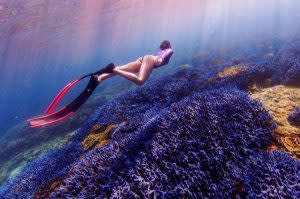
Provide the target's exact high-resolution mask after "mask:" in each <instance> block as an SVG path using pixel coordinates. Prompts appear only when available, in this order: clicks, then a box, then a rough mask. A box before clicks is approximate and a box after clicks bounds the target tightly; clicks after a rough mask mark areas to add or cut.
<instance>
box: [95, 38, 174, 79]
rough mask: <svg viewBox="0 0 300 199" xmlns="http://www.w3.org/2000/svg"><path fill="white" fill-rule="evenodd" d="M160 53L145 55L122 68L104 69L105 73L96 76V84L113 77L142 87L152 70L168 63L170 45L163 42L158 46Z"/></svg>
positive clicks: (170, 51) (111, 67)
mask: <svg viewBox="0 0 300 199" xmlns="http://www.w3.org/2000/svg"><path fill="white" fill-rule="evenodd" d="M159 48H160V51H159V52H158V53H157V54H156V55H145V56H143V57H140V58H138V59H137V60H135V61H133V62H130V63H128V64H125V65H122V66H114V65H110V66H108V67H106V72H107V73H104V74H101V75H99V76H98V82H102V81H104V80H105V79H107V78H110V77H112V76H115V75H119V76H121V77H124V78H126V79H128V80H130V81H132V82H134V83H135V84H137V85H143V84H144V82H145V81H146V80H147V79H148V78H149V76H150V74H151V72H152V70H153V69H154V68H158V67H160V66H163V65H166V64H167V63H169V60H170V58H171V56H172V54H173V50H172V48H171V44H170V42H169V41H168V40H164V41H163V42H162V43H161V44H160V46H159Z"/></svg>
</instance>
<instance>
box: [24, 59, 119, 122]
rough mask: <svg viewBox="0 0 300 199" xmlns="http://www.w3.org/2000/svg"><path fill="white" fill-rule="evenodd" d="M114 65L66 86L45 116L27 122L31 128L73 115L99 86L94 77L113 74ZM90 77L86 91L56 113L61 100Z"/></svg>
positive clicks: (109, 65) (48, 108)
mask: <svg viewBox="0 0 300 199" xmlns="http://www.w3.org/2000/svg"><path fill="white" fill-rule="evenodd" d="M114 67H115V66H114V64H113V63H110V64H108V65H107V66H106V67H104V68H102V69H101V70H99V71H96V72H94V73H90V74H87V75H84V76H82V77H80V78H79V79H76V80H74V81H73V82H71V83H69V84H68V85H66V86H65V87H64V88H63V89H62V90H61V91H60V92H59V93H58V94H57V95H56V97H55V98H54V99H53V100H52V102H51V103H50V105H49V106H48V107H47V109H46V110H45V114H46V115H43V116H38V117H35V118H32V119H28V120H27V121H28V122H29V123H30V125H31V128H37V127H41V126H47V125H50V124H53V123H56V122H59V121H61V120H63V119H65V118H67V117H69V116H70V115H72V114H73V113H74V112H75V111H76V110H77V109H78V108H79V107H80V106H81V105H82V104H83V103H84V102H85V101H86V100H87V99H88V98H89V97H90V96H91V94H92V93H93V91H94V90H95V88H96V87H97V86H98V80H97V78H96V77H95V76H94V75H101V74H103V73H111V72H112V70H113V68H114ZM86 77H90V80H89V83H88V85H87V86H86V88H85V89H84V91H83V92H82V93H81V94H80V95H79V96H78V97H77V98H76V99H75V100H73V101H72V102H71V103H70V104H68V105H67V106H65V107H63V108H61V109H59V110H57V111H54V109H55V107H56V106H57V105H58V103H59V102H60V101H61V99H62V98H63V97H64V96H65V95H66V93H67V92H68V91H69V90H70V89H71V88H72V87H73V86H74V85H75V84H76V83H77V82H79V81H80V80H82V79H84V78H86Z"/></svg>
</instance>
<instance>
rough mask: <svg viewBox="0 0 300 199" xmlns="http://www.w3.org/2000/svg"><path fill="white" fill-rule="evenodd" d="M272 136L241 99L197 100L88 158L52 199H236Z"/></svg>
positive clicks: (254, 108) (236, 95)
mask: <svg viewBox="0 0 300 199" xmlns="http://www.w3.org/2000/svg"><path fill="white" fill-rule="evenodd" d="M221 91H222V92H221ZM246 110H247V111H246ZM145 119H146V118H145ZM249 121H255V122H254V123H252V122H251V123H250V122H249ZM129 128H130V127H129ZM272 129H273V126H272V120H271V118H270V117H269V116H268V114H267V112H266V111H265V110H264V109H262V108H261V107H260V105H259V104H258V103H256V102H255V101H251V100H249V99H248V98H247V95H246V94H245V93H243V92H241V91H238V90H234V89H228V90H226V91H224V90H215V91H212V92H207V93H203V94H197V95H194V96H192V97H188V98H186V99H184V100H182V101H181V102H179V103H175V104H173V105H172V106H171V107H170V109H168V110H165V111H162V112H161V114H160V115H159V116H154V117H152V118H148V119H147V120H144V122H143V125H142V126H140V127H139V128H138V129H136V130H134V131H133V132H131V133H130V134H127V136H124V137H117V138H116V139H115V140H114V141H112V142H111V143H109V144H107V145H105V146H103V147H102V148H95V149H94V150H92V151H90V152H89V153H88V154H87V156H85V157H84V158H83V159H82V160H81V161H80V162H79V163H78V164H77V165H76V166H75V167H74V169H73V170H72V171H71V173H70V177H68V178H67V179H65V180H64V182H63V183H62V186H60V187H58V188H57V189H56V191H54V193H53V194H52V197H53V198H56V197H83V196H87V195H88V196H89V197H96V196H97V197H110V196H113V197H125V198H126V197H136V196H141V197H154V195H156V196H158V197H167V198H169V197H175V196H177V197H178V196H181V197H209V196H211V197H212V196H215V197H221V194H223V196H225V195H227V196H230V195H231V193H232V192H233V190H234V184H235V182H236V181H238V180H240V179H242V176H243V173H244V171H245V170H246V168H247V166H246V165H245V161H246V160H247V159H248V157H249V155H251V154H253V153H255V152H256V151H260V150H265V149H266V148H267V145H268V143H270V140H271V137H272ZM120 131H126V128H125V129H123V130H120ZM118 133H122V132H116V134H118ZM224 162H226V164H224Z"/></svg>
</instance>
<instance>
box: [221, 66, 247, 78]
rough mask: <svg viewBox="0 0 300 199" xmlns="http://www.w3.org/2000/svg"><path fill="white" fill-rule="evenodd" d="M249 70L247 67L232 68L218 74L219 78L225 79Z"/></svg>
mask: <svg viewBox="0 0 300 199" xmlns="http://www.w3.org/2000/svg"><path fill="white" fill-rule="evenodd" d="M246 70H247V67H245V66H232V67H229V68H225V69H224V70H223V71H221V72H219V73H218V76H219V77H225V76H235V75H237V74H239V73H241V72H244V71H246Z"/></svg>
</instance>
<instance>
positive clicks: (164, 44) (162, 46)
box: [159, 40, 171, 50]
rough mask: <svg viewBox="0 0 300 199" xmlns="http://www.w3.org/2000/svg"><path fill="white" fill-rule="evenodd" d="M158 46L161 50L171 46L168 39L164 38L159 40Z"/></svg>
mask: <svg viewBox="0 0 300 199" xmlns="http://www.w3.org/2000/svg"><path fill="white" fill-rule="evenodd" d="M159 48H160V49H161V50H165V49H167V48H171V43H170V42H169V41H168V40H164V41H163V42H161V44H160V46H159Z"/></svg>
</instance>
